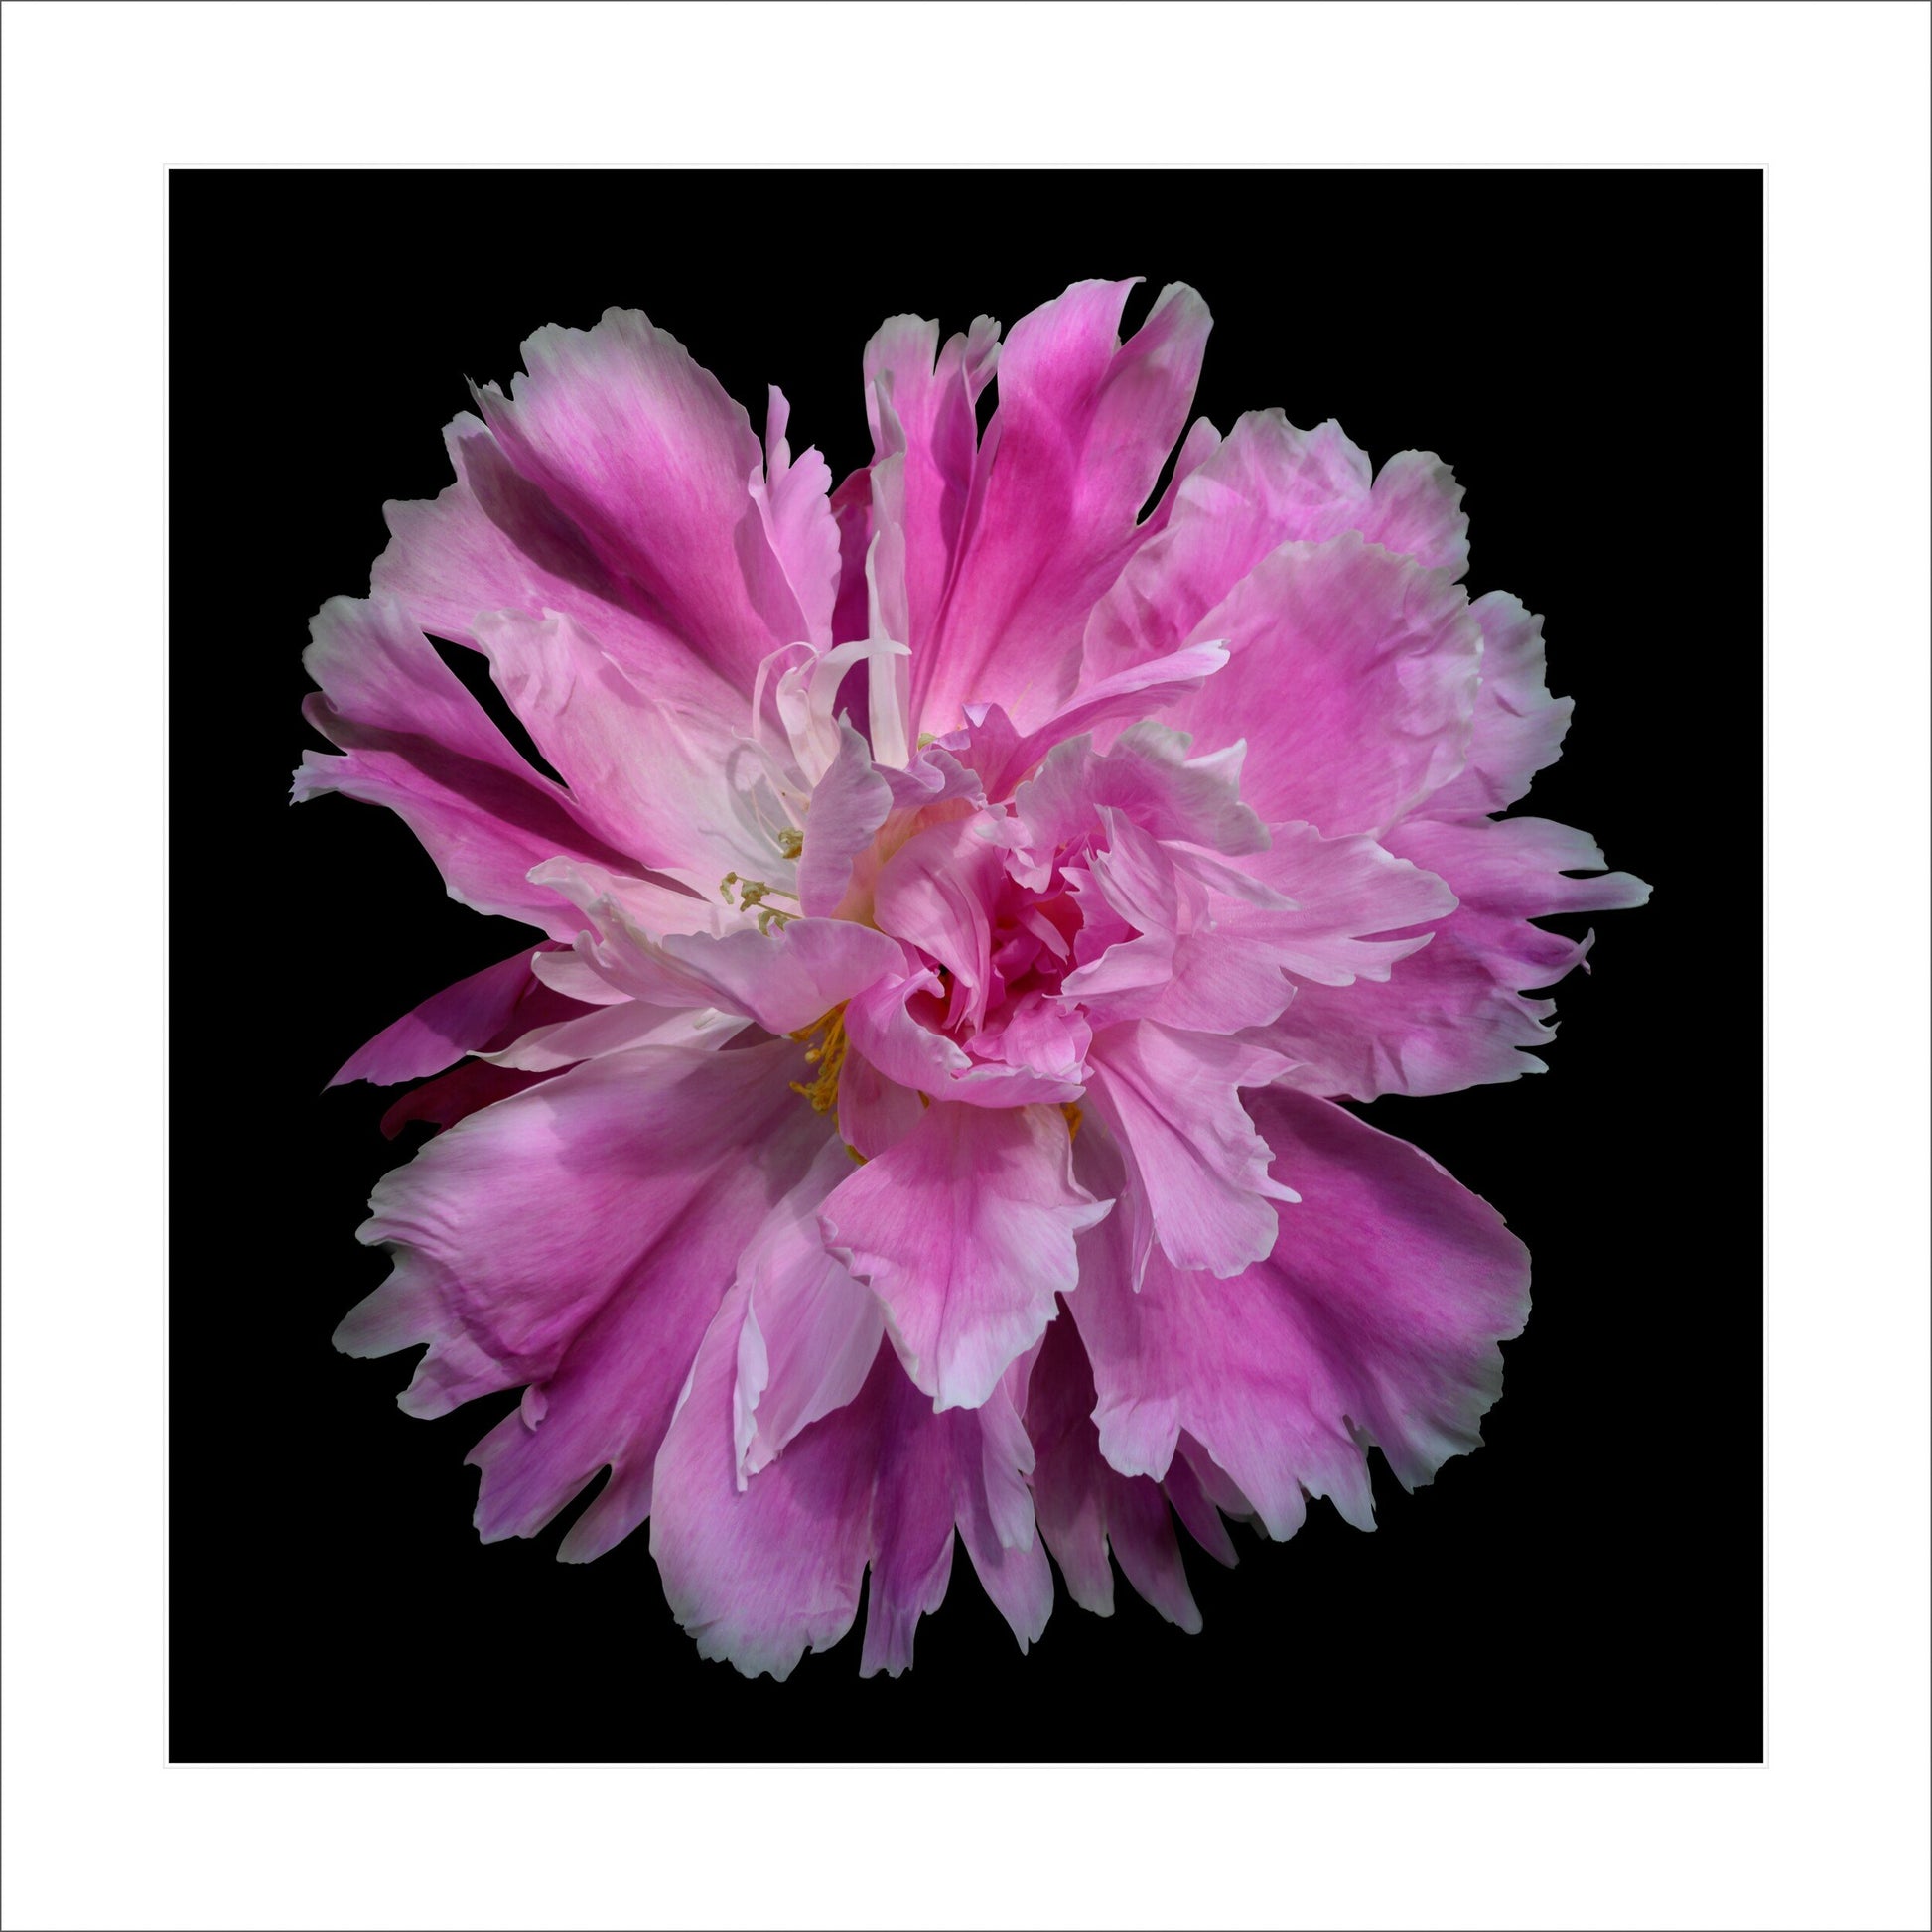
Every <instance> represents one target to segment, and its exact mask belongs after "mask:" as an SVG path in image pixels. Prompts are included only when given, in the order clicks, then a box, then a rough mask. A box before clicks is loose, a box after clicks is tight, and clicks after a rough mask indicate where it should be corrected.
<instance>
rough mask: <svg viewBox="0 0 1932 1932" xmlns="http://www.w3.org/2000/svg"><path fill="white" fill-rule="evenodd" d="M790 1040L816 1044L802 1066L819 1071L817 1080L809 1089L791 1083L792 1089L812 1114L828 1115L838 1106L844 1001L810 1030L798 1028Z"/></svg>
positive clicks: (843, 1062) (843, 1042)
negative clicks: (808, 1106) (810, 1104)
mask: <svg viewBox="0 0 1932 1932" xmlns="http://www.w3.org/2000/svg"><path fill="white" fill-rule="evenodd" d="M820 1035H823V1037H822V1038H821V1037H820ZM791 1037H792V1038H793V1039H795V1040H797V1041H798V1042H799V1043H800V1044H801V1045H803V1044H805V1043H807V1042H816V1043H815V1044H812V1046H811V1050H810V1051H809V1052H808V1053H807V1054H806V1055H805V1063H806V1065H808V1066H815V1067H817V1068H818V1077H817V1078H816V1079H815V1080H813V1081H812V1083H811V1084H810V1085H809V1086H807V1085H805V1084H804V1083H803V1082H802V1081H798V1080H793V1081H792V1082H791V1090H792V1092H793V1093H802V1094H803V1095H804V1096H805V1098H806V1099H807V1100H809V1101H810V1102H811V1103H812V1107H813V1110H814V1111H815V1112H817V1113H821V1114H829V1113H830V1112H831V1111H832V1109H833V1108H834V1107H836V1106H837V1105H838V1104H839V1069H840V1068H841V1067H842V1066H844V1064H845V1003H844V1001H840V1003H839V1004H838V1005H837V1006H835V1007H834V1008H833V1009H832V1011H831V1012H830V1013H825V1014H821V1015H820V1016H819V1017H818V1018H817V1019H816V1020H814V1021H813V1022H812V1024H811V1025H810V1026H809V1027H800V1028H799V1030H798V1031H797V1032H796V1033H795V1034H793V1035H791Z"/></svg>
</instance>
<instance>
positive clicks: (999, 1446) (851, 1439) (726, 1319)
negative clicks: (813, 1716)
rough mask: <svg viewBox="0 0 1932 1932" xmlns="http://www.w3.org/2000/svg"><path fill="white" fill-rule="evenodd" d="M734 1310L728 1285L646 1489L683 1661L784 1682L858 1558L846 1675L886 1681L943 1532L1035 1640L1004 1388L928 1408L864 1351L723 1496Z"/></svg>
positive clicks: (947, 1551) (1025, 1639) (925, 1607)
mask: <svg viewBox="0 0 1932 1932" xmlns="http://www.w3.org/2000/svg"><path fill="white" fill-rule="evenodd" d="M744 1314H745V1289H744V1287H743V1285H742V1284H741V1285H740V1286H738V1287H736V1288H734V1290H733V1291H732V1293H731V1295H730V1296H729V1297H728V1298H727V1300H726V1303H725V1306H724V1308H723V1309H722V1310H721V1311H719V1315H718V1318H717V1320H716V1321H715V1322H714V1323H713V1324H712V1327H711V1330H710V1332H709V1333H708V1334H707V1335H706V1337H705V1340H704V1344H703V1346H702V1347H701V1349H700V1350H699V1353H698V1359H697V1362H696V1364H695V1365H694V1366H693V1368H692V1371H691V1379H690V1383H689V1386H688V1388H687V1389H686V1391H685V1395H684V1398H683V1400H682V1402H681V1403H680V1404H679V1406H678V1411H677V1415H676V1417H675V1419H674V1420H673V1421H672V1424H671V1427H670V1430H669V1432H668V1434H667V1435H666V1437H665V1439H664V1446H663V1449H661V1450H660V1451H659V1453H658V1458H657V1468H656V1476H655V1482H654V1485H653V1487H654V1495H653V1507H652V1513H651V1553H652V1555H653V1556H654V1557H655V1558H656V1559H657V1567H658V1573H659V1575H660V1577H661V1578H662V1579H663V1584H664V1594H665V1597H666V1598H667V1600H668V1601H669V1603H670V1606H671V1610H672V1613H673V1614H674V1615H675V1616H676V1617H677V1619H678V1621H679V1622H680V1623H681V1624H682V1625H683V1626H684V1628H685V1629H686V1630H688V1631H689V1632H690V1633H691V1635H692V1636H693V1637H694V1638H695V1639H696V1641H697V1645H698V1650H699V1653H700V1654H701V1655H702V1656H706V1657H715V1658H723V1659H725V1660H727V1661H729V1662H730V1663H731V1664H732V1666H733V1667H734V1668H735V1669H737V1670H739V1671H741V1672H743V1673H744V1675H746V1676H747V1677H756V1676H758V1675H759V1673H760V1672H762V1671H768V1672H769V1673H770V1674H771V1675H772V1676H773V1677H776V1678H784V1677H786V1676H788V1675H789V1674H790V1673H791V1671H792V1670H793V1669H794V1668H795V1667H796V1666H797V1663H798V1660H799V1659H800V1658H801V1657H802V1656H803V1655H804V1653H805V1652H806V1651H807V1650H808V1649H815V1650H823V1649H826V1648H828V1647H829V1646H830V1645H832V1644H834V1643H836V1642H838V1640H839V1639H840V1638H841V1637H842V1636H843V1635H844V1634H845V1632H846V1631H847V1630H848V1629H850V1628H851V1626H852V1619H853V1617H854V1615H855V1614H856V1612H857V1609H858V1602H859V1590H860V1585H861V1582H862V1580H863V1578H864V1576H865V1572H866V1569H867V1565H868V1563H870V1566H871V1571H872V1581H871V1587H870V1596H869V1607H868V1610H867V1615H866V1634H865V1643H864V1648H863V1650H862V1652H861V1655H860V1661H859V1671H860V1675H861V1676H863V1677H870V1676H872V1675H874V1674H875V1673H876V1672H879V1671H882V1670H883V1671H886V1672H888V1673H889V1674H891V1675H893V1676H897V1674H898V1673H899V1672H900V1671H902V1670H904V1669H906V1668H907V1666H909V1665H910V1663H911V1662H912V1644H913V1636H914V1632H915V1630H916V1628H917V1624H918V1620H919V1618H920V1617H921V1616H922V1615H926V1614H929V1613H930V1612H932V1611H934V1610H936V1609H938V1607H939V1605H940V1603H941V1602H942V1601H943V1600H944V1598H945V1594H946V1587H947V1584H948V1582H949V1580H950V1578H951V1574H952V1552H953V1537H954V1534H955V1531H957V1533H958V1534H959V1536H960V1537H961V1538H962V1539H963V1540H964V1542H965V1544H966V1548H967V1554H968V1555H969V1556H970V1557H971V1558H972V1561H973V1565H974V1568H975V1570H976V1571H977V1572H978V1574H979V1577H980V1581H981V1584H982V1586H983V1587H984V1588H985V1589H986V1591H987V1593H988V1594H989V1595H990V1596H991V1597H992V1598H993V1601H994V1603H995V1605H996V1606H997V1607H998V1608H999V1610H1000V1612H1001V1614H1002V1615H1003V1616H1005V1617H1006V1619H1007V1621H1008V1623H1009V1625H1010V1626H1011V1627H1012V1628H1013V1631H1014V1635H1015V1636H1016V1638H1018V1640H1019V1642H1020V1645H1021V1648H1022V1649H1023V1650H1024V1649H1025V1648H1026V1647H1027V1645H1028V1644H1029V1643H1031V1642H1033V1641H1034V1640H1035V1639H1036V1638H1037V1637H1038V1636H1039V1634H1040V1632H1041V1631H1042V1630H1043V1629H1044V1628H1045V1625H1046V1618H1047V1615H1048V1613H1049V1611H1050V1610H1051V1608H1052V1594H1053V1584H1052V1574H1051V1572H1050V1570H1049V1569H1048V1568H1047V1563H1046V1554H1045V1551H1044V1549H1043V1547H1042V1546H1041V1544H1040V1542H1039V1539H1038V1538H1037V1537H1036V1536H1035V1534H1034V1531H1033V1512H1032V1504H1031V1501H1030V1499H1029V1497H1028V1493H1027V1489H1026V1483H1025V1478H1026V1475H1027V1473H1028V1471H1030V1470H1031V1468H1032V1466H1033V1451H1032V1449H1031V1446H1030V1445H1029V1444H1028V1442H1027V1437H1026V1432H1025V1430H1024V1428H1022V1427H1021V1425H1020V1422H1019V1418H1018V1416H1017V1414H1016V1413H1015V1410H1014V1406H1013V1403H1012V1400H1011V1398H1010V1396H1009V1394H1008V1393H1007V1391H1006V1390H1004V1389H1002V1390H1001V1391H999V1392H997V1393H996V1395H995V1396H994V1398H993V1399H992V1401H991V1402H989V1404H988V1405H987V1408H986V1409H983V1410H954V1411H950V1412H948V1413H947V1414H945V1415H935V1414H934V1413H933V1411H932V1408H931V1406H930V1405H929V1404H928V1403H927V1402H926V1401H925V1400H924V1398H923V1397H921V1396H920V1395H919V1393H918V1391H916V1390H915V1389H913V1388H912V1386H911V1385H910V1384H909V1383H908V1382H907V1381H906V1379H905V1377H904V1375H903V1374H902V1373H901V1372H900V1370H899V1367H898V1364H897V1360H896V1359H895V1357H894V1355H893V1352H892V1350H891V1349H889V1348H882V1349H881V1350H880V1351H879V1354H878V1355H877V1357H876V1358H875V1360H874V1362H873V1364H872V1371H871V1373H870V1375H869V1376H868V1377H867V1380H866V1383H865V1386H864V1388H863V1389H862V1390H861V1391H860V1393H859V1395H858V1396H857V1397H856V1398H855V1399H854V1400H853V1401H852V1402H850V1403H848V1404H846V1405H845V1406H844V1407H843V1408H839V1409H834V1410H832V1411H831V1412H830V1413H829V1414H827V1415H825V1416H823V1417H821V1418H820V1419H819V1420H818V1421H816V1422H814V1423H812V1424H810V1425H809V1426H808V1427H806V1428H804V1429H802V1430H801V1431H800V1432H799V1433H798V1435H797V1436H796V1437H795V1438H793V1440H792V1441H791V1443H790V1444H789V1445H788V1447H787V1448H786V1449H785V1451H784V1453H783V1454H782V1455H780V1456H778V1457H777V1458H776V1459H775V1460H774V1461H772V1462H770V1463H769V1464H767V1465H766V1466H765V1467H763V1468H761V1469H759V1471H758V1473H757V1474H756V1475H753V1476H752V1477H751V1478H750V1479H749V1480H748V1481H747V1483H746V1485H745V1487H744V1488H743V1489H740V1488H739V1486H738V1481H737V1470H736V1461H737V1450H736V1432H735V1427H734V1421H735V1412H734V1408H733V1400H732V1391H733V1387H734V1384H735V1381H736V1376H737V1370H738V1338H739V1335H740V1334H741V1332H742V1330H743V1324H744ZM1002 1527H1004V1528H1005V1529H1006V1531H1007V1540H1004V1541H1003V1540H1002V1536H1001V1529H1002Z"/></svg>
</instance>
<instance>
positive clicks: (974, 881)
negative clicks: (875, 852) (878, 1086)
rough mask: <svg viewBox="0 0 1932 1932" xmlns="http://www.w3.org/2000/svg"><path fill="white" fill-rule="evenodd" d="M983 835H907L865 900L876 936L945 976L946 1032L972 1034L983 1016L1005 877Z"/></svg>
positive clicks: (954, 831)
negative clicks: (920, 955) (880, 933)
mask: <svg viewBox="0 0 1932 1932" xmlns="http://www.w3.org/2000/svg"><path fill="white" fill-rule="evenodd" d="M986 831H987V828H986V827H984V826H983V825H982V824H981V823H980V822H979V821H978V820H976V819H954V820H951V821H950V822H948V823H945V824H940V825H934V826H930V827H928V828H927V829H926V830H925V831H923V832H918V833H915V834H914V835H913V836H912V837H911V838H909V839H907V840H906V842H905V843H904V844H903V845H902V846H900V847H899V849H898V850H897V852H896V853H894V854H893V856H892V858H891V859H889V860H888V861H887V862H886V865H885V867H884V869H883V870H882V871H881V872H880V874H879V883H878V885H877V887H876V888H875V889H874V894H873V905H874V913H873V916H874V917H875V918H876V919H877V920H878V922H879V925H880V927H881V929H882V930H884V931H886V932H890V933H892V934H893V935H894V937H895V938H898V939H903V940H904V941H906V943H907V944H909V945H914V946H917V947H919V948H920V949H921V950H922V951H924V952H926V953H927V954H929V955H930V956H931V957H932V958H933V959H936V960H937V961H938V962H939V963H940V964H941V965H942V966H944V967H945V968H946V969H947V970H948V971H949V972H950V973H951V974H952V976H953V979H954V982H955V985H954V988H953V996H952V1011H951V1012H950V1013H949V1014H948V1016H947V1024H948V1025H949V1026H951V1025H957V1024H958V1022H959V1021H960V1020H961V1019H965V1020H967V1021H968V1022H969V1023H970V1024H971V1025H972V1026H975V1027H977V1026H978V1025H979V1023H980V1021H981V1020H982V1019H983V1018H984V1017H985V1013H986V1001H987V995H988V991H989V976H990V972H991V962H990V953H991V945H992V923H991V917H992V905H993V900H994V896H995V894H996V893H997V892H998V890H999V888H1000V886H1001V884H1002V882H1003V881H1004V879H1005V876H1006V849H1005V848H1004V847H1003V846H1001V845H997V844H995V843H993V842H992V841H991V840H990V839H989V838H988V837H987V836H986ZM895 1077H896V1078H902V1077H903V1076H902V1075H896V1076H895Z"/></svg>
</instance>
